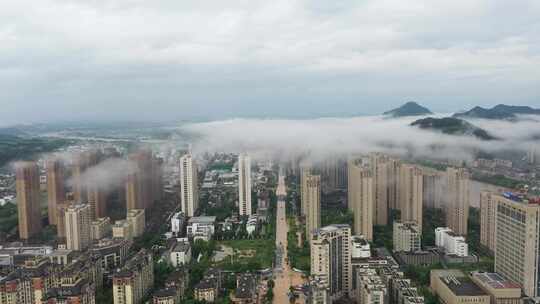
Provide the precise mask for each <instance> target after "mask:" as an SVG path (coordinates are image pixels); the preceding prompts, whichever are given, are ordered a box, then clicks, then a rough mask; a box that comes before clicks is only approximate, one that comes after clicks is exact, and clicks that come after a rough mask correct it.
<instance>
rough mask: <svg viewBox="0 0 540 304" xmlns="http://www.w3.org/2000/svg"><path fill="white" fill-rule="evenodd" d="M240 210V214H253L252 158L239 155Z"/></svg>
mask: <svg viewBox="0 0 540 304" xmlns="http://www.w3.org/2000/svg"><path fill="white" fill-rule="evenodd" d="M238 210H239V214H240V216H243V215H248V216H249V215H251V214H252V211H251V158H250V157H249V156H248V155H246V154H240V155H239V156H238Z"/></svg>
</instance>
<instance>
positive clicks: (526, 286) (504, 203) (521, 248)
mask: <svg viewBox="0 0 540 304" xmlns="http://www.w3.org/2000/svg"><path fill="white" fill-rule="evenodd" d="M504 195H505V196H506V197H504V196H499V195H494V199H495V200H496V201H497V202H496V204H497V211H496V212H497V213H496V221H497V223H496V225H495V227H496V228H495V229H496V235H495V237H496V239H497V244H496V248H495V272H498V273H499V274H501V275H502V276H503V277H504V278H506V279H508V280H510V281H513V282H516V283H518V284H520V285H521V288H522V289H523V292H524V293H525V295H527V296H529V297H538V296H540V284H539V283H540V265H539V263H540V259H539V256H540V229H539V228H538V227H540V201H536V202H534V203H533V202H531V201H528V200H527V199H522V198H519V197H517V196H515V195H513V194H510V193H505V194H504Z"/></svg>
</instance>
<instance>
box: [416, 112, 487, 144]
mask: <svg viewBox="0 0 540 304" xmlns="http://www.w3.org/2000/svg"><path fill="white" fill-rule="evenodd" d="M411 126H414V127H419V128H420V129H426V130H427V129H429V130H435V131H439V132H442V133H444V134H449V135H466V136H475V137H477V138H479V139H482V140H494V139H497V138H496V137H494V136H492V135H490V134H489V133H488V132H487V131H486V130H484V129H481V128H479V127H477V126H475V125H473V124H471V123H468V122H466V121H464V120H462V119H458V118H453V117H444V118H433V117H428V118H424V119H418V120H416V121H414V122H412V123H411Z"/></svg>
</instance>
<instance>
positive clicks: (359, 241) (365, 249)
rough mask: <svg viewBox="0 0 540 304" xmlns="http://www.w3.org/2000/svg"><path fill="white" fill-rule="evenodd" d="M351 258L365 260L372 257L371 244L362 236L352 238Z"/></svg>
mask: <svg viewBox="0 0 540 304" xmlns="http://www.w3.org/2000/svg"><path fill="white" fill-rule="evenodd" d="M351 249H352V250H351V258H353V259H365V258H369V257H371V248H370V246H369V242H368V241H367V240H366V239H365V238H364V237H363V236H361V235H353V236H351Z"/></svg>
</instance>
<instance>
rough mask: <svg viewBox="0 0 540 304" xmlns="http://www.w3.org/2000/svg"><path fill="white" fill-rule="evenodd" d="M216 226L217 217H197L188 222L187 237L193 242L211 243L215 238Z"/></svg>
mask: <svg viewBox="0 0 540 304" xmlns="http://www.w3.org/2000/svg"><path fill="white" fill-rule="evenodd" d="M215 226H216V217H215V216H196V217H192V218H190V219H189V221H188V225H187V236H188V237H191V238H193V240H199V239H200V240H204V241H209V240H211V239H212V236H214V231H215Z"/></svg>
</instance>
